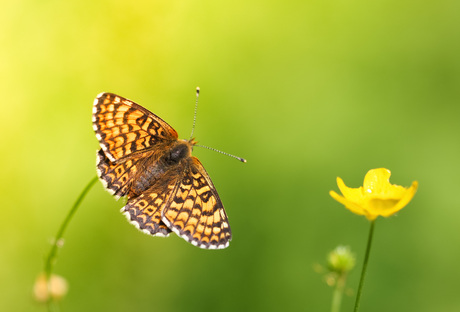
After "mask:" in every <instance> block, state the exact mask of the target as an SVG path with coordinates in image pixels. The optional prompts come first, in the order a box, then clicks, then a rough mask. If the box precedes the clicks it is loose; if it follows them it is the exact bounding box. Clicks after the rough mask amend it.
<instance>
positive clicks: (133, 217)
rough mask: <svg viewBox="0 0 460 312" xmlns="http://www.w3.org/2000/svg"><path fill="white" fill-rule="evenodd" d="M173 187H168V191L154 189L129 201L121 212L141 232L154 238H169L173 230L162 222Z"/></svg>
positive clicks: (171, 185) (172, 185)
mask: <svg viewBox="0 0 460 312" xmlns="http://www.w3.org/2000/svg"><path fill="white" fill-rule="evenodd" d="M173 187H174V184H170V185H169V186H166V189H162V188H157V189H155V188H154V189H151V190H149V191H147V192H145V193H143V194H141V195H139V196H138V197H135V198H132V199H129V200H128V202H127V204H126V206H124V207H123V208H122V209H121V212H122V213H123V214H124V215H125V216H126V218H127V219H128V221H129V222H130V223H132V224H133V225H134V226H135V227H136V228H138V229H139V230H140V231H142V232H144V233H146V234H149V235H153V236H162V237H167V236H169V233H171V230H170V229H169V228H168V227H167V226H166V225H165V224H164V223H163V222H162V221H161V212H162V211H163V209H164V207H165V205H166V199H167V197H168V196H169V194H170V193H171V191H172V189H173Z"/></svg>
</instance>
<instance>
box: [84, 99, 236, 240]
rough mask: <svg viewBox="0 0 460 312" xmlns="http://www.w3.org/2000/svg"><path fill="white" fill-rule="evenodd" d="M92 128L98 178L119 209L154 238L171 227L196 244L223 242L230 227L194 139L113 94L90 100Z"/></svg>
mask: <svg viewBox="0 0 460 312" xmlns="http://www.w3.org/2000/svg"><path fill="white" fill-rule="evenodd" d="M93 128H94V130H95V132H96V137H97V139H98V140H99V143H100V146H101V149H100V150H99V151H98V153H97V171H98V176H99V178H100V180H101V181H102V183H103V184H104V186H105V187H106V189H107V190H108V191H109V192H110V193H112V194H113V195H114V196H115V197H117V198H119V197H123V196H126V197H127V198H128V201H127V203H126V205H125V207H123V208H122V212H123V213H124V214H125V215H126V217H127V218H128V220H129V221H130V222H131V223H133V224H134V225H135V226H136V227H137V228H138V229H139V230H141V231H143V232H144V233H147V234H150V235H153V236H168V235H169V234H170V232H171V231H174V232H175V233H176V234H177V235H179V236H180V237H182V238H184V239H185V240H187V241H188V242H190V243H192V244H193V245H195V246H198V247H201V248H206V249H219V248H225V247H227V246H228V243H229V241H230V240H231V230H230V227H229V224H228V218H227V215H226V213H225V210H224V208H223V205H222V202H221V200H220V198H219V195H218V194H217V191H216V189H215V187H214V185H213V183H212V181H211V179H210V177H209V175H208V174H207V172H206V170H205V169H204V167H203V166H202V164H201V162H200V161H199V160H198V158H196V157H194V156H192V150H193V146H194V145H195V144H196V142H195V141H194V140H193V139H191V140H179V139H178V138H177V133H176V131H175V130H174V129H173V128H172V127H171V126H169V125H168V124H167V123H166V122H165V121H164V120H162V119H161V118H160V117H158V116H156V115H155V114H153V113H151V112H150V111H148V110H147V109H145V108H143V107H142V106H140V105H138V104H136V103H134V102H132V101H130V100H127V99H125V98H123V97H120V96H118V95H115V94H112V93H101V94H100V95H98V97H97V98H96V100H95V101H94V108H93Z"/></svg>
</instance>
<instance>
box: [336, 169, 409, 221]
mask: <svg viewBox="0 0 460 312" xmlns="http://www.w3.org/2000/svg"><path fill="white" fill-rule="evenodd" d="M390 175H391V172H390V170H388V169H385V168H379V169H372V170H369V172H368V173H367V174H366V176H365V177H364V183H363V186H361V187H359V188H350V187H348V186H346V185H345V183H343V180H342V179H341V178H337V185H338V186H339V189H340V191H341V192H342V194H343V196H341V195H339V194H337V193H336V192H334V191H330V192H329V194H330V195H331V196H332V198H334V199H335V200H336V201H338V202H339V203H341V204H343V205H345V207H346V208H348V209H349V210H350V211H351V212H353V213H355V214H358V215H364V216H366V218H367V219H368V220H371V221H372V220H375V219H376V218H377V217H378V216H383V217H389V216H391V215H393V214H395V213H396V212H398V211H399V210H401V209H402V208H404V207H405V206H406V205H407V204H408V203H409V202H410V201H411V199H412V197H414V195H415V192H416V191H417V187H418V182H417V181H414V182H412V185H411V187H409V188H405V187H403V186H400V185H395V184H390Z"/></svg>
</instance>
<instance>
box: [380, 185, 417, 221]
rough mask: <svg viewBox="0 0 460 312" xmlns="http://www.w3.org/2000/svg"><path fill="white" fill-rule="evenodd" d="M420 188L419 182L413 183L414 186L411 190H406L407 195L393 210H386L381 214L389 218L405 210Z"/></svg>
mask: <svg viewBox="0 0 460 312" xmlns="http://www.w3.org/2000/svg"><path fill="white" fill-rule="evenodd" d="M417 188H418V182H417V181H414V182H412V185H411V187H410V188H408V189H405V194H404V195H403V197H402V198H401V199H400V200H399V201H398V203H397V204H396V205H395V206H394V207H392V208H391V209H388V210H385V211H382V212H381V215H382V216H384V217H389V216H391V215H393V214H395V213H396V212H398V211H399V210H401V209H403V208H404V207H405V206H406V205H407V204H408V203H409V202H410V201H411V200H412V198H413V197H414V195H415V193H416V192H417Z"/></svg>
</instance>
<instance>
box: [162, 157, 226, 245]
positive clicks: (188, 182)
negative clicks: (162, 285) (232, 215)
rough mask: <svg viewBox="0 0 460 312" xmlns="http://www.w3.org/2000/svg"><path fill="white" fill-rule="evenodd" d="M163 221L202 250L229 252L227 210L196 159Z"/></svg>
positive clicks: (166, 208) (179, 183)
mask: <svg viewBox="0 0 460 312" xmlns="http://www.w3.org/2000/svg"><path fill="white" fill-rule="evenodd" d="M161 220H162V221H163V222H164V223H165V224H166V225H167V226H168V227H169V228H170V229H171V230H172V231H174V232H175V233H176V234H177V235H179V236H180V237H182V238H183V239H185V240H186V241H188V242H189V243H191V244H193V245H195V246H198V247H200V248H205V249H222V248H226V247H227V246H228V244H229V242H230V240H231V238H232V234H231V230H230V226H229V224H228V218H227V214H226V213H225V210H224V206H223V205H222V202H221V200H220V198H219V195H218V194H217V191H216V189H215V187H214V185H213V184H212V181H211V179H210V178H209V175H208V173H207V172H206V170H205V169H204V167H203V165H202V164H201V163H200V161H199V160H198V158H196V157H191V158H190V161H189V163H188V164H187V167H186V168H185V171H184V174H183V176H182V178H181V179H180V180H179V181H178V182H177V184H176V186H175V188H174V190H173V191H172V193H171V196H170V198H169V199H168V202H167V204H166V206H165V208H164V210H163V214H162V218H161Z"/></svg>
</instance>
